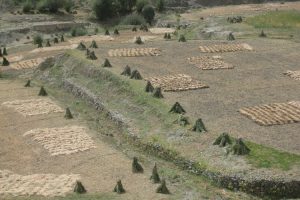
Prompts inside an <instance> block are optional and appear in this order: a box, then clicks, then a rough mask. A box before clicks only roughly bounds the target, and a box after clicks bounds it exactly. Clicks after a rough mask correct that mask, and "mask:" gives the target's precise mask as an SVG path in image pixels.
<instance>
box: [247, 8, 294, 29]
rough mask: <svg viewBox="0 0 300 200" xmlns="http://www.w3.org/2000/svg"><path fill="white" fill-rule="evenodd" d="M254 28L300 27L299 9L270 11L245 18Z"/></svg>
mask: <svg viewBox="0 0 300 200" xmlns="http://www.w3.org/2000/svg"><path fill="white" fill-rule="evenodd" d="M246 23H248V24H250V25H252V26H254V27H255V28H300V12H299V11H271V12H268V13H266V14H262V15H258V16H254V17H251V18H247V19H246Z"/></svg>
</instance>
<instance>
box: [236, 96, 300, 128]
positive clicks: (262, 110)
mask: <svg viewBox="0 0 300 200" xmlns="http://www.w3.org/2000/svg"><path fill="white" fill-rule="evenodd" d="M239 111H240V113H242V114H243V115H246V116H247V117H249V118H250V119H252V120H254V121H255V122H256V123H258V124H259V125H263V126H270V125H280V124H289V123H296V122H300V101H291V102H288V103H273V104H269V105H261V106H254V107H249V108H242V109H240V110H239Z"/></svg>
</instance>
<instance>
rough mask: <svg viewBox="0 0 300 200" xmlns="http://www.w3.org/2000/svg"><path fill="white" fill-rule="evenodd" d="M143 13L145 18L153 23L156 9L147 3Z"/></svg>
mask: <svg viewBox="0 0 300 200" xmlns="http://www.w3.org/2000/svg"><path fill="white" fill-rule="evenodd" d="M142 14H143V16H144V18H145V20H146V21H147V22H148V23H149V24H151V22H152V20H153V19H154V17H155V11H154V8H153V7H152V6H150V5H146V6H145V7H144V8H143V11H142Z"/></svg>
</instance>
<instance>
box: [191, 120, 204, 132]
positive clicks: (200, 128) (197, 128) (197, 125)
mask: <svg viewBox="0 0 300 200" xmlns="http://www.w3.org/2000/svg"><path fill="white" fill-rule="evenodd" d="M192 131H195V132H200V133H201V132H206V131H207V130H206V128H205V126H204V123H203V121H202V119H201V118H200V119H198V120H197V121H196V123H195V125H194V126H193V128H192Z"/></svg>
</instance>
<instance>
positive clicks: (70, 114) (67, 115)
mask: <svg viewBox="0 0 300 200" xmlns="http://www.w3.org/2000/svg"><path fill="white" fill-rule="evenodd" d="M65 118H66V119H73V115H72V113H71V111H70V108H66V114H65Z"/></svg>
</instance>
